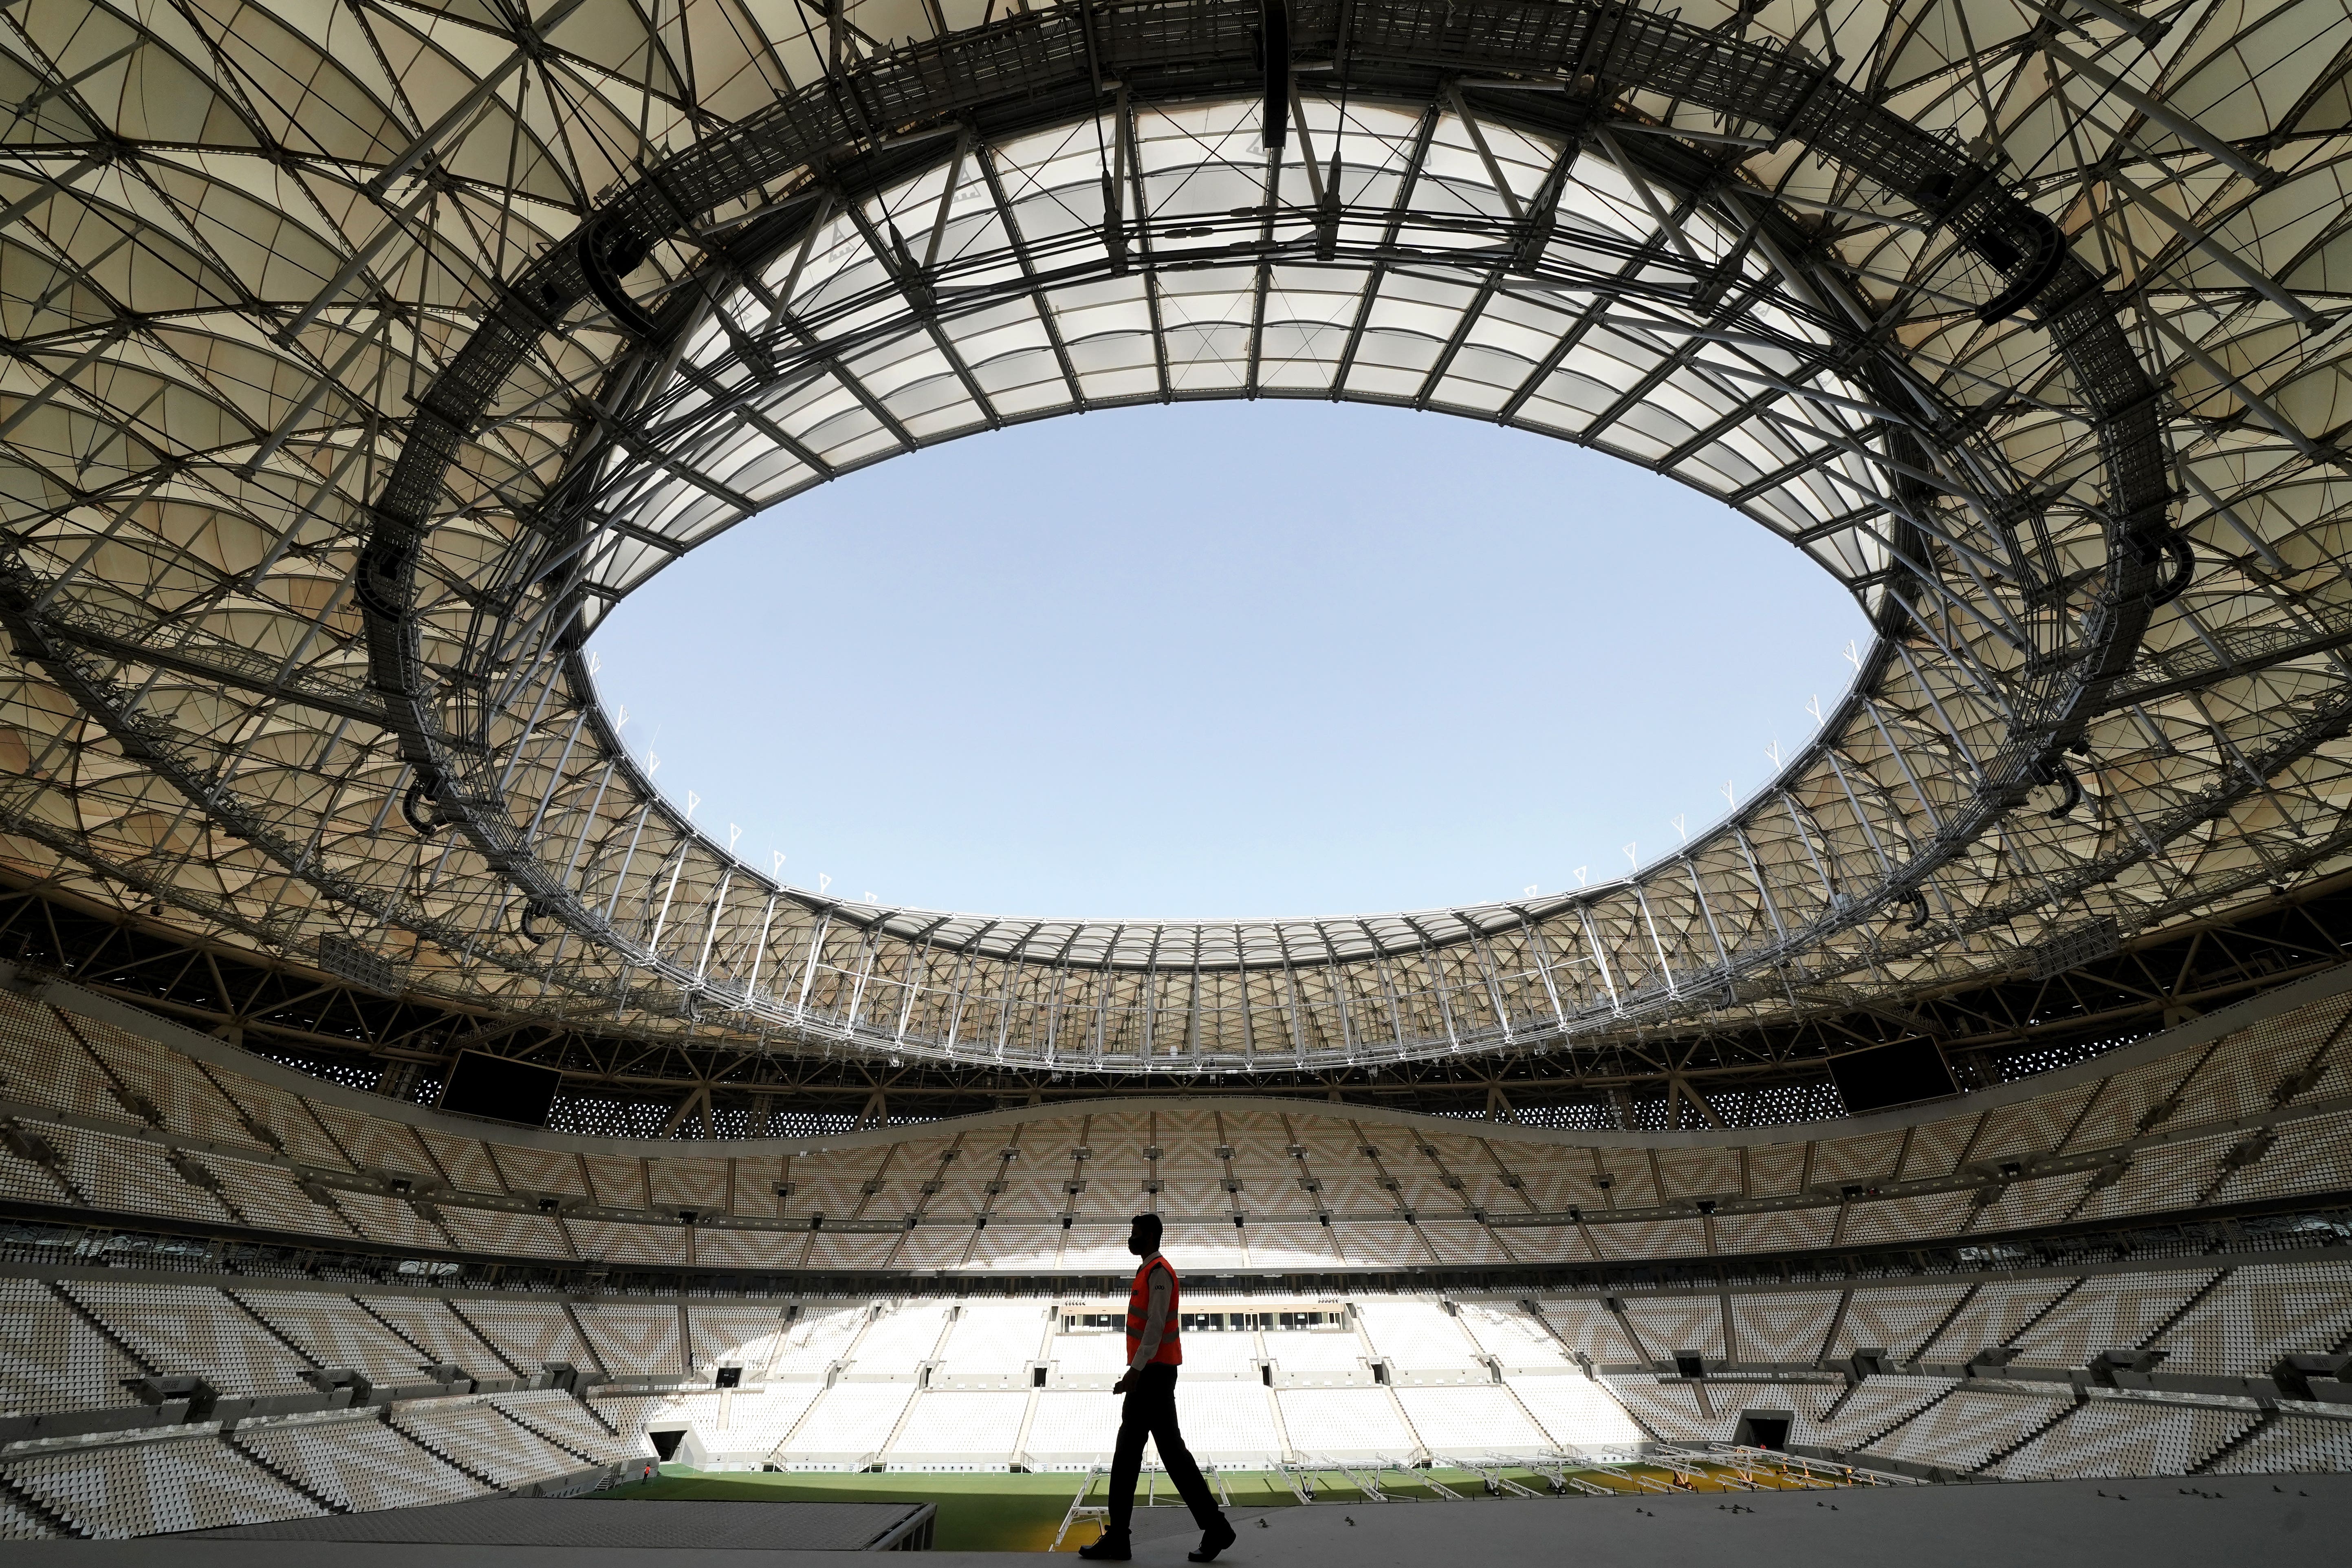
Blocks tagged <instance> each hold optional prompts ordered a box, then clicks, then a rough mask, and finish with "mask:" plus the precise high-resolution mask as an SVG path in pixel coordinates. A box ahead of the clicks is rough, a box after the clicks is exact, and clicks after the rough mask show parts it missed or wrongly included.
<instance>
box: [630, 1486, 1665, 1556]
mask: <svg viewBox="0 0 2352 1568" xmlns="http://www.w3.org/2000/svg"><path fill="white" fill-rule="evenodd" d="M1643 1468H1644V1469H1647V1468H1648V1467H1643ZM1509 1473H1510V1474H1511V1476H1512V1479H1516V1480H1518V1481H1520V1482H1521V1483H1522V1484H1524V1485H1526V1486H1528V1487H1530V1488H1531V1489H1538V1490H1540V1489H1543V1486H1544V1482H1543V1480H1542V1479H1541V1478H1540V1477H1538V1476H1537V1475H1535V1474H1533V1473H1531V1472H1529V1473H1521V1472H1517V1471H1512V1472H1509ZM1081 1479H1083V1477H1081V1476H1079V1475H1076V1474H1070V1473H1061V1474H1051V1473H1049V1474H1043V1475H1015V1474H1009V1473H999V1472H990V1473H987V1474H978V1475H973V1474H962V1475H959V1474H933V1473H929V1472H925V1471H918V1470H898V1471H890V1472H886V1473H883V1474H878V1475H877V1474H873V1473H868V1472H860V1473H856V1474H848V1475H839V1474H832V1473H824V1472H817V1473H811V1472H770V1471H759V1472H754V1471H735V1470H730V1471H710V1472H704V1471H700V1470H694V1469H689V1468H687V1467H686V1466H684V1465H664V1466H663V1467H662V1468H661V1473H660V1475H659V1476H658V1477H656V1479H653V1480H649V1481H637V1482H633V1483H631V1484H630V1485H627V1486H623V1487H615V1488H614V1489H612V1490H610V1491H605V1492H598V1493H596V1494H594V1495H595V1496H597V1497H599V1498H613V1499H628V1498H694V1499H703V1500H721V1501H724V1500H732V1501H740V1502H782V1501H788V1500H789V1501H806V1502H928V1503H936V1504H938V1505H939V1518H938V1521H937V1524H936V1526H935V1529H934V1531H933V1538H932V1542H931V1544H932V1547H933V1549H934V1550H936V1551H940V1552H1044V1551H1045V1550H1047V1549H1048V1548H1049V1547H1051V1546H1052V1545H1053V1543H1054V1533H1055V1531H1057V1530H1059V1529H1060V1528H1061V1525H1062V1520H1063V1517H1064V1516H1065V1515H1066V1514H1067V1513H1068V1511H1069V1508H1070V1500H1071V1499H1072V1497H1073V1496H1075V1495H1076V1492H1077V1489H1078V1484H1079V1482H1080V1481H1081ZM1591 1479H1593V1480H1595V1481H1596V1482H1599V1483H1600V1484H1603V1485H1610V1484H1612V1482H1613V1483H1614V1484H1615V1486H1618V1487H1623V1486H1627V1485H1628V1484H1629V1483H1626V1482H1625V1481H1624V1479H1623V1478H1622V1477H1620V1476H1604V1475H1601V1474H1595V1475H1593V1476H1592V1477H1591ZM1427 1480H1435V1481H1437V1482H1439V1483H1440V1484H1442V1485H1444V1486H1445V1487H1446V1488H1448V1489H1451V1490H1452V1491H1453V1492H1454V1494H1455V1495H1457V1496H1460V1497H1464V1498H1468V1499H1476V1498H1479V1497H1481V1496H1483V1495H1484V1489H1483V1487H1482V1486H1481V1483H1480V1481H1479V1479H1478V1477H1476V1476H1475V1475H1473V1474H1471V1473H1469V1472H1467V1471H1460V1470H1453V1469H1448V1468H1443V1467H1440V1468H1437V1469H1434V1470H1430V1471H1424V1472H1421V1474H1420V1476H1419V1477H1413V1476H1410V1475H1408V1474H1406V1473H1404V1472H1400V1471H1395V1470H1384V1471H1382V1472H1381V1479H1380V1484H1381V1487H1382V1488H1383V1489H1385V1490H1386V1491H1387V1493H1388V1495H1389V1496H1390V1497H1391V1498H1393V1499H1396V1500H1400V1501H1402V1500H1408V1499H1410V1500H1424V1499H1431V1500H1433V1499H1435V1498H1436V1497H1437V1496H1438V1495H1439V1494H1438V1493H1437V1492H1436V1491H1434V1490H1433V1489H1430V1488H1429V1487H1428V1486H1427V1485H1425V1484H1423V1483H1424V1482H1425V1481H1427ZM1224 1484H1225V1489H1226V1491H1227V1492H1228V1493H1229V1494H1230V1495H1231V1497H1232V1500H1233V1506H1234V1507H1235V1508H1286V1507H1293V1506H1296V1505H1297V1502H1298V1499H1297V1495H1296V1494H1295V1493H1293V1492H1292V1491H1291V1490H1290V1489H1289V1488H1288V1487H1287V1486H1286V1485H1285V1484H1284V1482H1283V1480H1282V1478H1281V1477H1279V1476H1277V1475H1274V1474H1271V1473H1268V1472H1265V1471H1258V1470H1250V1471H1234V1470H1227V1471H1226V1472H1224ZM1312 1484H1313V1487H1314V1491H1315V1500H1316V1501H1317V1502H1318V1503H1353V1502H1360V1501H1363V1500H1364V1497H1363V1494H1362V1493H1361V1492H1360V1491H1358V1490H1357V1489H1355V1488H1354V1487H1353V1486H1351V1485H1350V1484H1349V1481H1348V1479H1347V1478H1346V1477H1345V1476H1343V1475H1340V1474H1338V1473H1336V1472H1334V1473H1331V1474H1328V1475H1317V1476H1315V1477H1314V1478H1313V1482H1312ZM1700 1484H1701V1488H1702V1489H1707V1488H1706V1481H1704V1480H1702V1482H1701V1483H1700ZM1145 1485H1146V1488H1147V1489H1148V1490H1147V1492H1146V1494H1145V1495H1144V1496H1139V1497H1138V1499H1137V1503H1138V1505H1139V1506H1143V1505H1144V1504H1145V1501H1146V1497H1149V1498H1150V1501H1151V1502H1153V1503H1156V1504H1157V1505H1159V1506H1161V1507H1181V1506H1182V1505H1181V1503H1178V1502H1177V1500H1176V1497H1175V1493H1174V1490H1173V1489H1171V1487H1170V1486H1169V1485H1168V1478H1167V1477H1165V1476H1157V1477H1154V1476H1151V1475H1150V1474H1147V1475H1146V1477H1145ZM1104 1491H1105V1485H1104V1482H1103V1480H1102V1479H1101V1478H1099V1477H1098V1478H1097V1479H1096V1481H1095V1484H1094V1486H1093V1488H1092V1489H1091V1493H1090V1495H1089V1496H1088V1497H1087V1502H1088V1503H1090V1504H1099V1503H1100V1502H1101V1501H1102V1500H1103V1494H1104ZM1096 1533H1097V1531H1096V1527H1095V1525H1094V1523H1093V1522H1092V1521H1081V1522H1080V1523H1079V1524H1078V1525H1077V1526H1076V1527H1075V1528H1073V1529H1072V1531H1070V1534H1069V1537H1068V1538H1067V1539H1066V1540H1065V1541H1064V1542H1062V1550H1063V1551H1065V1552H1075V1551H1076V1550H1077V1549H1078V1548H1079V1547H1081V1546H1084V1545H1086V1544H1087V1543H1088V1542H1091V1541H1093V1540H1094V1539H1095V1536H1096Z"/></svg>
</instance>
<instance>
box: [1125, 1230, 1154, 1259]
mask: <svg viewBox="0 0 2352 1568" xmlns="http://www.w3.org/2000/svg"><path fill="white" fill-rule="evenodd" d="M1127 1249H1128V1250H1129V1252H1132V1253H1133V1254H1135V1255H1136V1256H1137V1257H1138V1258H1146V1257H1149V1256H1150V1253H1151V1248H1150V1247H1146V1246H1144V1245H1143V1237H1139V1236H1137V1235H1136V1234H1134V1233H1133V1232H1132V1231H1130V1232H1129V1233H1128V1237H1127Z"/></svg>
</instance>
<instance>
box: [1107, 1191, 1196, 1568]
mask: <svg viewBox="0 0 2352 1568" xmlns="http://www.w3.org/2000/svg"><path fill="white" fill-rule="evenodd" d="M1127 1249H1128V1250H1129V1252H1132V1253H1134V1254H1135V1255H1136V1256H1137V1257H1138V1258H1141V1259H1143V1266H1142V1267H1141V1268H1138V1269H1137V1270H1136V1271H1135V1283H1134V1284H1133V1285H1132V1286H1130V1287H1129V1289H1128V1293H1127V1374H1126V1375H1125V1376H1124V1377H1121V1378H1120V1379H1119V1380H1118V1382H1117V1383H1116V1384H1112V1385H1111V1392H1112V1393H1113V1394H1125V1395H1127V1403H1126V1405H1124V1406H1122V1407H1121V1409H1120V1411H1119V1417H1118V1447H1117V1448H1115V1449H1113V1450H1112V1452H1111V1461H1110V1524H1109V1526H1108V1528H1107V1529H1106V1530H1105V1531H1103V1538H1102V1539H1101V1540H1100V1541H1097V1542H1095V1543H1094V1544H1093V1545H1092V1546H1083V1547H1080V1548H1079V1549H1078V1555H1079V1556H1081V1557H1091V1558H1093V1559H1094V1560H1095V1561H1096V1562H1097V1563H1100V1562H1106V1561H1108V1562H1112V1563H1124V1562H1126V1561H1127V1560H1128V1558H1129V1556H1130V1555H1131V1552H1130V1550H1129V1545H1128V1536H1127V1532H1128V1523H1129V1519H1130V1518H1131V1516H1132V1515H1133V1514H1134V1512H1135V1481H1136V1478H1137V1476H1139V1474H1141V1473H1142V1470H1143V1439H1144V1438H1145V1437H1147V1436H1148V1437H1150V1439H1151V1442H1152V1446H1153V1447H1157V1448H1158V1449H1159V1450H1160V1464H1161V1466H1162V1467H1164V1468H1166V1469H1167V1471H1168V1479H1170V1480H1171V1481H1174V1482H1175V1483H1176V1490H1177V1491H1178V1493H1180V1494H1181V1496H1182V1497H1183V1499H1184V1506H1185V1507H1187V1508H1189V1509H1191V1510H1192V1522H1193V1523H1195V1524H1197V1525H1199V1526H1200V1527H1201V1549H1200V1550H1199V1551H1197V1552H1189V1553H1187V1555H1188V1556H1189V1557H1190V1558H1191V1559H1192V1561H1193V1562H1195V1563H1213V1562H1214V1561H1216V1556H1217V1553H1218V1552H1223V1550H1224V1549H1225V1548H1226V1547H1228V1546H1231V1545H1232V1544H1233V1543H1234V1527H1233V1526H1232V1525H1231V1524H1229V1523H1227V1522H1226V1521H1225V1516H1224V1514H1223V1513H1222V1512H1221V1511H1219V1510H1218V1508H1217V1500H1216V1498H1215V1497H1214V1496H1213V1494H1212V1493H1211V1492H1210V1490H1209V1483H1208V1482H1207V1481H1204V1480H1202V1479H1201V1467H1200V1466H1198V1465H1196V1464H1194V1463H1193V1462H1192V1450H1191V1449H1190V1448H1187V1447H1184V1434H1182V1433H1181V1432H1180V1431H1178V1430H1177V1429H1176V1369H1177V1368H1178V1367H1179V1366H1181V1365H1182V1364H1183V1362H1184V1345H1183V1341H1182V1339H1181V1336H1180V1335H1179V1333H1178V1331H1177V1329H1178V1322H1179V1319H1178V1316H1177V1289H1178V1287H1177V1283H1176V1270H1175V1268H1173V1267H1171V1265H1170V1263H1169V1261H1168V1260H1167V1259H1166V1258H1162V1257H1160V1216H1159V1215H1156V1214H1139V1215H1136V1216H1135V1228H1134V1229H1132V1230H1131V1231H1129V1233H1128V1237H1127Z"/></svg>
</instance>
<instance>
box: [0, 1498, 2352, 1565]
mask: <svg viewBox="0 0 2352 1568" xmlns="http://www.w3.org/2000/svg"><path fill="white" fill-rule="evenodd" d="M2102 1493H2104V1494H2105V1495H2104V1496H2102V1495H2101V1494H2102ZM1733 1500H1735V1499H1733V1498H1730V1497H1727V1496H1725V1495H1724V1494H1722V1493H1717V1492H1708V1493H1702V1494H1696V1495H1682V1496H1675V1497H1660V1498H1655V1499H1649V1500H1638V1501H1637V1500H1634V1499H1632V1498H1624V1499H1617V1498H1562V1499H1558V1500H1549V1499H1545V1500H1532V1501H1530V1500H1476V1501H1472V1502H1462V1503H1444V1502H1423V1503H1389V1504H1338V1503H1335V1504H1329V1505H1318V1506H1316V1507H1313V1508H1292V1509H1269V1510H1248V1513H1247V1514H1246V1515H1244V1516H1242V1517H1240V1518H1239V1520H1238V1522H1240V1523H1241V1525H1242V1539H1241V1542H1240V1543H1239V1544H1238V1545H1236V1546H1235V1547H1234V1549H1233V1550H1232V1551H1231V1552H1227V1553H1226V1554H1225V1556H1224V1557H1223V1559H1221V1561H1222V1562H1224V1563H1233V1564H1234V1565H1235V1568H1407V1565H1411V1568H1421V1565H1423V1564H1429V1563H1445V1564H1453V1563H1465V1564H1475V1563H1496V1564H1504V1565H1507V1568H1518V1565H1521V1564H1525V1565H1528V1568H1537V1565H1542V1568H1552V1565H1555V1564H1570V1563H1572V1564H1574V1568H1618V1565H1621V1564H1622V1565H1623V1568H1669V1565H1671V1568H1680V1565H1681V1564H1684V1563H1716V1562H1719V1563H1729V1564H1736V1565H1737V1568H1846V1565H1852V1568H1996V1565H1997V1568H2038V1565H2041V1564H2050V1565H2052V1568H2058V1565H2062V1564H2063V1565H2067V1568H2082V1565H2084V1564H2097V1563H2116V1564H2126V1565H2128V1568H2149V1565H2154V1564H2171V1563H2184V1564H2185V1563H2196V1564H2200V1565H2212V1564H2237V1563H2248V1564H2253V1565H2256V1568H2304V1565H2305V1564H2311V1565H2314V1568H2317V1565H2319V1564H2326V1568H2342V1565H2343V1564H2344V1563H2347V1561H2352V1549H2347V1534H2346V1529H2345V1521H2346V1520H2347V1517H2352V1476H2280V1477H2267V1476H2239V1477H2231V1478H2228V1479H2221V1480H2192V1481H2180V1480H2165V1479H2155V1480H2139V1481H2128V1480H2127V1481H2120V1482H2119V1481H2041V1482H2030V1483H2023V1484H2017V1485H2000V1486H1991V1485H1989V1486H1950V1487H1904V1488H1899V1489H1898V1488H1885V1489H1860V1490H1847V1491H1837V1492H1831V1493H1819V1492H1812V1493H1807V1492H1765V1493H1749V1494H1742V1495H1739V1496H1738V1498H1737V1499H1736V1500H1737V1501H1738V1504H1739V1506H1740V1507H1741V1508H1743V1509H1748V1508H1752V1509H1753V1510H1755V1511H1754V1512H1752V1513H1748V1512H1742V1513H1738V1514H1734V1513H1731V1512H1730V1511H1728V1508H1729V1504H1730V1503H1731V1502H1732V1501H1733ZM597 1506H599V1507H607V1508H610V1507H619V1506H625V1505H621V1504H614V1503H603V1504H598V1505H597ZM729 1506H733V1507H747V1508H748V1507H758V1506H760V1505H757V1504H733V1505H729ZM1150 1513H1151V1514H1161V1515H1165V1516H1167V1517H1158V1518H1154V1517H1150V1514H1147V1513H1146V1512H1145V1511H1143V1510H1139V1511H1138V1513H1137V1516H1136V1520H1137V1530H1136V1561H1137V1562H1138V1563H1144V1564H1149V1565H1150V1568H1168V1565H1172V1564H1179V1563H1183V1562H1184V1552H1186V1551H1187V1550H1188V1549H1190V1548H1191V1547H1192V1545H1193V1544H1194V1542H1195V1537H1194V1536H1193V1534H1192V1531H1191V1529H1190V1527H1189V1521H1186V1520H1185V1519H1184V1518H1183V1516H1182V1513H1181V1510H1150ZM1261 1521H1262V1522H1261ZM1349 1521H1353V1522H1352V1523H1350V1522H1349ZM323 1550H330V1551H331V1552H332V1554H333V1560H334V1562H335V1563H336V1568H578V1564H579V1563H580V1562H581V1559H582V1557H583V1549H582V1548H580V1547H576V1546H565V1547H554V1546H511V1545H502V1546H450V1545H434V1546H417V1545H404V1544H394V1543H388V1542H387V1543H356V1542H354V1543H337V1544H335V1545H334V1546H332V1547H331V1548H325V1549H323ZM321 1552H322V1547H321V1546H320V1544H319V1543H316V1542H290V1541H289V1542H269V1541H254V1540H221V1539H210V1540H207V1539H204V1538H201V1537H196V1536H178V1537H157V1538H152V1539H148V1540H143V1541H125V1542H12V1543H11V1545H10V1548H9V1556H10V1559H11V1562H12V1568H16V1565H21V1568H167V1565H168V1568H298V1565H299V1568H313V1565H315V1564H316V1563H318V1562H319V1561H320V1555H321ZM584 1554H586V1555H591V1556H593V1568H841V1563H842V1561H843V1559H842V1557H841V1555H840V1554H839V1553H838V1552H793V1551H771V1550H763V1549H758V1548H736V1549H723V1548H722V1549H715V1550H714V1549H710V1548H699V1547H698V1546H696V1545H695V1544H693V1543H691V1542H680V1543H679V1544H677V1545H676V1546H673V1547H608V1548H602V1549H588V1550H587V1552H585V1553H584ZM1013 1555H1016V1554H1014V1553H995V1552H931V1553H929V1554H928V1558H927V1561H928V1562H929V1563H932V1564H933V1565H934V1568H1008V1565H1009V1563H1010V1559H1011V1557H1012V1556H1013ZM1017 1555H1024V1556H1026V1555H1029V1554H1027V1553H1019V1554H1017ZM1054 1561H1057V1562H1061V1563H1068V1562H1069V1561H1070V1560H1069V1559H1068V1558H1066V1557H1064V1558H1059V1559H1055V1560H1054Z"/></svg>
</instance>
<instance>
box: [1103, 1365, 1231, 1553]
mask: <svg viewBox="0 0 2352 1568" xmlns="http://www.w3.org/2000/svg"><path fill="white" fill-rule="evenodd" d="M1146 1437H1150V1439H1151V1444H1152V1447H1156V1448H1158V1449H1159V1450H1160V1465H1161V1467H1162V1468H1165V1469H1166V1470H1167V1472H1168V1479H1170V1480H1171V1481H1174V1482H1175V1483H1176V1490H1177V1492H1178V1494H1179V1495H1181V1497H1182V1498H1183V1500H1184V1506H1185V1507H1186V1508H1189V1509H1191V1510H1192V1522H1193V1523H1195V1524H1197V1525H1199V1526H1200V1527H1201V1528H1202V1530H1204V1531H1206V1530H1213V1529H1214V1528H1216V1526H1217V1524H1218V1523H1219V1522H1220V1521H1223V1518H1224V1517H1225V1516H1224V1515H1223V1513H1221V1512H1219V1511H1218V1510H1217V1499H1216V1496H1215V1494H1214V1493H1213V1492H1211V1491H1210V1490H1209V1483H1208V1482H1207V1481H1205V1480H1203V1479H1201V1467H1200V1466H1198V1465H1196V1464H1194V1463H1193V1462H1192V1449H1190V1448H1187V1447H1184V1434H1183V1433H1181V1432H1179V1431H1178V1430H1176V1369H1175V1368H1174V1367H1172V1366H1166V1365H1163V1364H1161V1363H1159V1362H1149V1363H1145V1365H1144V1367H1143V1370H1142V1371H1140V1372H1139V1373H1136V1374H1135V1382H1134V1383H1133V1384H1129V1387H1128V1391H1127V1403H1126V1405H1123V1406H1121V1407H1120V1410H1119V1416H1118V1447H1117V1448H1115V1449H1113V1450H1112V1451H1111V1459H1110V1529H1109V1531H1108V1532H1107V1533H1108V1534H1110V1535H1114V1536H1117V1537H1118V1538H1120V1539H1122V1540H1124V1539H1125V1538H1126V1536H1127V1526H1128V1518H1129V1515H1130V1514H1132V1513H1133V1512H1134V1511H1135V1480H1136V1477H1137V1476H1138V1475H1139V1474H1141V1473H1142V1470H1143V1439H1144V1438H1146Z"/></svg>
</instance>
